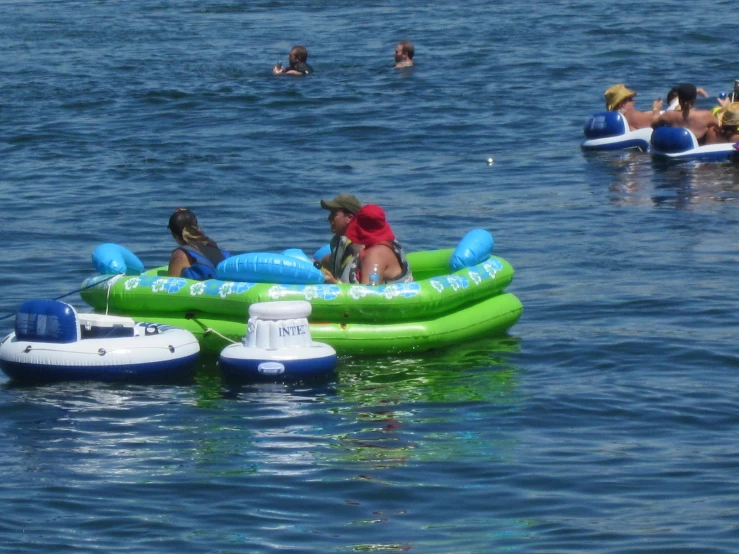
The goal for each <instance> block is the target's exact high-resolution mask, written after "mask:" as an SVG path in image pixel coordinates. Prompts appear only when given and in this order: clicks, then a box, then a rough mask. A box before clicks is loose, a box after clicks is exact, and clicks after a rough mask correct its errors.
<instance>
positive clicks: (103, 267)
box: [92, 242, 144, 275]
mask: <svg viewBox="0 0 739 554" xmlns="http://www.w3.org/2000/svg"><path fill="white" fill-rule="evenodd" d="M92 265H93V267H94V268H95V270H96V271H97V272H98V273H100V274H101V275H108V274H111V273H115V274H120V273H125V274H126V275H141V274H142V273H143V272H144V264H143V263H141V260H139V259H138V258H137V257H136V255H135V254H134V253H133V252H131V251H130V250H129V249H128V248H125V247H123V246H121V245H119V244H114V243H112V242H106V243H103V244H101V245H100V246H98V247H97V248H95V250H93V252H92Z"/></svg>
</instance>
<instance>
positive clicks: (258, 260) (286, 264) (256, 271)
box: [216, 249, 325, 285]
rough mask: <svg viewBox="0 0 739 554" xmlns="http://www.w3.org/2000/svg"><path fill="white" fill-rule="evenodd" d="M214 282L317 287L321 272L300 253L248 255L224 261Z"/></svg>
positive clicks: (289, 251)
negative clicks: (218, 280)
mask: <svg viewBox="0 0 739 554" xmlns="http://www.w3.org/2000/svg"><path fill="white" fill-rule="evenodd" d="M216 279H220V280H222V281H242V282H246V283H277V284H280V285H320V284H322V283H324V281H325V279H324V277H323V272H321V270H320V269H317V268H316V267H315V266H314V265H313V262H312V261H311V260H310V258H308V256H306V255H305V253H303V252H302V251H301V250H296V249H290V250H286V251H285V252H284V253H282V254H274V253H272V252H250V253H248V254H237V255H236V256H231V257H230V258H226V259H225V260H223V261H222V262H221V263H219V264H218V267H217V268H216Z"/></svg>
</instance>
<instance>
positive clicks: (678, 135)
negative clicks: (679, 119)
mask: <svg viewBox="0 0 739 554" xmlns="http://www.w3.org/2000/svg"><path fill="white" fill-rule="evenodd" d="M651 143H652V147H653V148H654V149H655V150H659V151H660V152H665V153H667V154H679V153H680V152H687V151H688V150H692V149H693V148H698V141H697V140H696V139H695V135H694V134H693V133H691V132H690V130H689V129H685V128H684V127H657V128H656V129H655V130H654V132H653V133H652V140H651Z"/></svg>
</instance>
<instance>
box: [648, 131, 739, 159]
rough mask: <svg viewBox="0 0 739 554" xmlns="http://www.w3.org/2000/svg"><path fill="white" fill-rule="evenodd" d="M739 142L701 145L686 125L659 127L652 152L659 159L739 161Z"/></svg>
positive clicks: (652, 145) (654, 136)
mask: <svg viewBox="0 0 739 554" xmlns="http://www.w3.org/2000/svg"><path fill="white" fill-rule="evenodd" d="M738 148H739V143H730V142H725V143H720V144H706V145H704V146H700V145H699V144H698V140H697V139H696V138H695V135H694V134H693V133H692V132H691V131H690V130H689V129H685V128H684V127H657V128H656V129H655V130H654V133H653V134H652V141H651V145H650V149H649V151H650V153H651V154H652V157H653V158H654V159H657V160H675V161H689V160H693V161H704V162H725V161H739V150H738Z"/></svg>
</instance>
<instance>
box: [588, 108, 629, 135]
mask: <svg viewBox="0 0 739 554" xmlns="http://www.w3.org/2000/svg"><path fill="white" fill-rule="evenodd" d="M628 132H629V124H628V123H627V121H626V118H625V117H624V116H622V115H621V114H620V113H618V112H598V113H597V114H593V116H592V117H591V118H590V119H588V122H587V123H586V124H585V128H584V129H583V133H585V138H588V139H599V138H609V137H617V136H619V135H624V134H626V133H628Z"/></svg>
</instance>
